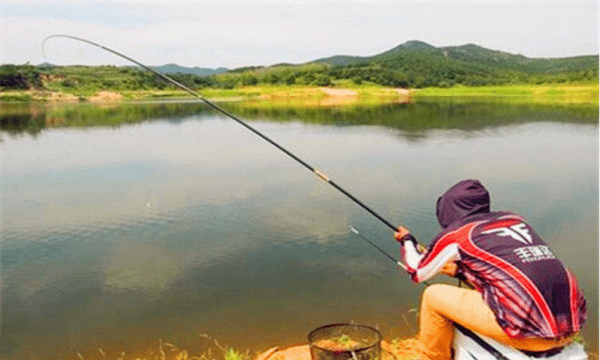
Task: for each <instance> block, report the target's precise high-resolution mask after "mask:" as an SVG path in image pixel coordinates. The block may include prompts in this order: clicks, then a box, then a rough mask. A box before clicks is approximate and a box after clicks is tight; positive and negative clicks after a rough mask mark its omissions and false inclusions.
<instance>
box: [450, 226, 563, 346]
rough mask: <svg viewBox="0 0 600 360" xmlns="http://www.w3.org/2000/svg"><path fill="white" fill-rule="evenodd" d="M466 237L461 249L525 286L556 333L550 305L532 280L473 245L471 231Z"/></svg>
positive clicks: (555, 333)
mask: <svg viewBox="0 0 600 360" xmlns="http://www.w3.org/2000/svg"><path fill="white" fill-rule="evenodd" d="M479 224H480V223H477V224H475V225H479ZM475 225H471V229H473V228H474V227H475ZM467 239H468V240H467V241H464V242H463V243H462V244H461V245H462V250H463V251H465V252H466V253H468V254H469V255H471V256H473V257H476V258H479V259H480V260H482V261H485V262H487V263H490V264H492V265H493V266H495V267H497V268H501V269H504V270H505V271H506V272H507V274H508V275H509V276H511V277H512V278H513V279H515V281H517V282H518V283H519V284H521V285H522V286H523V287H524V288H525V290H526V291H527V292H528V293H529V295H530V296H531V298H532V299H533V300H534V301H535V303H536V305H537V306H538V308H539V309H540V311H541V312H542V314H543V315H544V319H545V321H546V322H547V324H548V326H549V327H550V329H551V330H552V333H553V334H554V335H557V334H558V330H557V326H556V319H555V318H554V315H553V314H552V311H550V307H549V306H548V304H547V303H546V300H545V299H544V297H543V296H542V294H540V292H539V290H538V289H537V287H536V286H535V285H534V284H533V283H532V281H531V280H530V279H529V278H528V277H527V276H525V275H524V274H523V273H521V271H520V270H519V269H517V268H516V267H514V266H513V265H511V264H510V263H508V262H506V261H504V260H502V259H500V258H498V257H496V256H494V255H492V254H490V253H488V252H486V251H483V250H481V249H479V248H478V247H477V246H476V245H475V243H474V242H473V241H472V239H471V233H469V236H468V237H467Z"/></svg>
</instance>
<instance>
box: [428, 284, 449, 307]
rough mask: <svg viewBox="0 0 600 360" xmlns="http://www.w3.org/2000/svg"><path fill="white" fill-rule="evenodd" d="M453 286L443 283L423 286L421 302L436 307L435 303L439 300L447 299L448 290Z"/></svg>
mask: <svg viewBox="0 0 600 360" xmlns="http://www.w3.org/2000/svg"><path fill="white" fill-rule="evenodd" d="M453 288H455V287H454V286H450V285H445V284H433V285H430V286H428V287H427V288H425V291H423V297H422V299H421V303H422V304H423V306H427V307H434V308H436V307H438V306H436V305H437V304H440V302H444V301H447V298H448V292H449V291H450V290H452V289H453Z"/></svg>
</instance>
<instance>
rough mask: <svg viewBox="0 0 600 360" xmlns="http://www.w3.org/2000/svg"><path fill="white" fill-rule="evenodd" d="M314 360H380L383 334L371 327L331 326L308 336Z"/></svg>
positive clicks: (319, 329) (320, 328) (312, 332)
mask: <svg viewBox="0 0 600 360" xmlns="http://www.w3.org/2000/svg"><path fill="white" fill-rule="evenodd" d="M308 342H309V344H310V356H311V358H312V360H379V359H381V333H380V332H379V331H378V330H377V329H375V328H372V327H370V326H366V325H357V324H330V325H325V326H321V327H319V328H316V329H314V330H313V331H311V332H310V333H309V334H308Z"/></svg>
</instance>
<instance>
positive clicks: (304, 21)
mask: <svg viewBox="0 0 600 360" xmlns="http://www.w3.org/2000/svg"><path fill="white" fill-rule="evenodd" d="M598 15H599V2H598V1H597V0H596V1H589V0H588V1H577V0H574V1H539V0H538V1H534V0H529V1H527V0H519V1H486V0H479V1H467V0H462V1H456V0H446V1H442V0H437V1H294V0H288V1H198V0H187V1H183V0H169V1H168V0H146V1H136V0H129V1H109V0H105V1H92V0H90V1H85V0H70V1H51V0H46V1H35V0H16V1H11V0H0V39H1V44H0V63H2V64H24V63H27V62H29V63H31V64H34V65H37V64H40V63H42V62H44V61H48V62H50V63H53V64H57V65H73V64H85V65H110V64H114V65H130V64H128V63H127V62H126V61H125V60H121V59H119V58H117V57H116V56H114V55H112V54H110V53H108V52H106V51H103V50H102V49H100V48H97V47H93V46H90V45H87V44H84V43H79V42H76V41H74V40H69V39H61V38H53V39H50V40H49V41H47V42H46V45H45V54H46V59H45V58H44V56H43V54H42V48H41V45H42V42H43V40H44V38H46V37H47V36H50V35H52V34H67V35H73V36H78V37H82V38H85V39H88V40H90V41H93V42H96V43H99V44H101V45H103V46H106V47H108V48H112V49H114V50H116V51H119V52H121V53H124V54H125V55H127V56H129V57H131V58H134V59H136V60H137V61H140V62H142V63H144V64H146V65H164V64H168V63H176V64H179V65H182V66H188V67H195V66H198V67H203V68H217V67H226V68H230V69H233V68H237V67H243V66H258V65H265V66H267V65H273V64H277V63H294V64H299V63H304V62H309V61H312V60H316V59H319V58H323V57H329V56H333V55H354V56H371V55H376V54H378V53H381V52H384V51H386V50H389V49H391V48H393V47H395V46H397V45H399V44H401V43H404V42H406V41H409V40H420V41H424V42H426V43H429V44H431V45H433V46H436V47H442V46H458V45H464V44H469V43H472V44H477V45H480V46H483V47H485V48H488V49H493V50H501V51H506V52H509V53H512V54H521V55H525V56H527V57H533V58H537V57H546V58H548V57H550V58H556V57H569V56H579V55H596V54H598V45H599V40H598V31H599V24H598Z"/></svg>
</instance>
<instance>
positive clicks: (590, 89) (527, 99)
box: [414, 83, 598, 107]
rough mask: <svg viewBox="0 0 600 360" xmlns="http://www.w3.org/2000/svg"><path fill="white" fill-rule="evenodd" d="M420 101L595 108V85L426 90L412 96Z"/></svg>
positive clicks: (596, 102) (596, 88) (596, 85)
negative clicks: (436, 100)
mask: <svg viewBox="0 0 600 360" xmlns="http://www.w3.org/2000/svg"><path fill="white" fill-rule="evenodd" d="M414 97H415V98H417V99H419V98H453V99H463V100H464V101H469V99H471V100H472V99H477V100H487V101H498V102H506V103H513V104H540V105H544V104H545V105H560V106H569V105H588V106H591V107H594V106H595V107H598V84H597V83H594V84H589V83H584V84H555V85H528V84H526V85H506V86H483V87H466V86H455V87H451V88H425V89H419V90H416V91H415V92H414Z"/></svg>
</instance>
